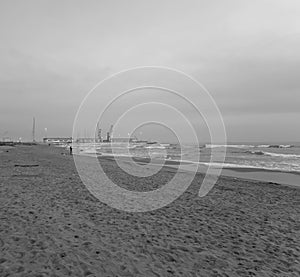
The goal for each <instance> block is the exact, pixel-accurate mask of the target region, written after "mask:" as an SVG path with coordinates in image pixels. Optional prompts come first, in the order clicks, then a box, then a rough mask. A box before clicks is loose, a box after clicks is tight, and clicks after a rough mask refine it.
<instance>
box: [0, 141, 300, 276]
mask: <svg viewBox="0 0 300 277" xmlns="http://www.w3.org/2000/svg"><path fill="white" fill-rule="evenodd" d="M61 153H64V154H65V155H61ZM67 154H68V152H67V151H65V150H63V149H60V148H54V147H48V146H32V147H31V146H28V147H19V146H17V147H15V149H14V150H13V151H11V152H9V153H6V152H3V153H1V158H0V159H1V160H0V198H1V200H0V203H1V206H0V220H1V225H0V276H101V277H102V276H299V275H300V263H299V260H300V190H299V189H297V188H293V187H288V186H281V185H276V184H268V183H263V182H257V181H247V180H239V179H233V178H229V177H223V178H221V179H220V180H219V182H218V184H217V185H216V186H215V188H214V189H213V190H212V191H211V192H210V193H209V195H208V196H206V197H204V198H199V197H198V196H197V192H198V189H199V186H200V184H201V180H202V178H203V176H202V175H201V174H198V175H197V176H196V178H195V180H194V182H193V183H192V185H191V186H190V188H189V189H188V190H187V191H186V192H185V193H184V194H183V195H182V196H181V197H179V198H178V199H177V200H176V201H174V202H173V203H172V204H170V205H169V206H167V207H165V208H162V209H160V210H156V211H152V212H148V213H126V212H122V211H118V210H115V209H112V208H110V207H109V206H107V205H105V204H103V203H101V202H99V201H98V200H97V199H95V198H94V197H93V196H92V195H91V194H90V193H89V192H88V190H87V189H86V188H85V187H84V185H83V184H82V182H81V181H80V178H79V176H78V175H77V172H76V169H75V166H74V163H73V159H72V156H70V155H67ZM103 163H104V164H105V166H106V167H107V169H108V171H110V172H115V175H114V178H115V179H116V180H117V179H119V180H121V181H126V180H127V181H128V176H127V175H124V174H123V173H122V172H119V171H117V170H118V169H117V165H116V164H115V163H114V162H113V161H111V160H106V161H104V162H103ZM15 164H38V165H39V166H38V167H27V168H24V167H15V166H14V165H15ZM172 172H173V171H172V170H171V169H170V168H169V169H166V170H162V171H161V172H160V173H159V175H157V176H155V177H153V178H152V181H151V178H150V180H148V182H149V184H150V183H156V182H159V180H160V179H161V178H164V179H165V180H167V179H168V178H170V175H172ZM16 175H19V176H22V175H24V176H25V175H26V176H29V175H32V176H34V175H35V176H37V175H38V176H39V178H35V177H30V178H23V177H22V178H16ZM131 181H133V179H131ZM158 185H159V184H158ZM131 186H133V187H134V186H140V184H139V183H136V184H135V183H134V181H133V184H131ZM138 189H141V188H138ZM143 189H148V187H147V185H145V187H144V188H143Z"/></svg>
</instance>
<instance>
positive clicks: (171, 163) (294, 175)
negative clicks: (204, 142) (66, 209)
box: [75, 154, 300, 188]
mask: <svg viewBox="0 0 300 277" xmlns="http://www.w3.org/2000/svg"><path fill="white" fill-rule="evenodd" d="M75 155H76V154H75ZM80 155H81V154H80ZM82 156H85V157H90V156H91V155H90V154H88V155H85V154H83V155H82ZM96 156H97V158H98V159H105V160H114V159H117V160H124V161H129V160H131V159H133V160H134V161H135V162H137V163H138V164H141V165H146V164H147V165H152V166H161V164H162V163H163V167H170V168H178V165H179V164H180V162H179V161H175V160H157V161H154V162H152V163H149V161H150V159H146V158H136V157H132V158H130V157H125V156H110V155H94V156H93V157H96ZM181 164H182V165H183V167H184V168H185V169H183V170H185V171H187V172H188V171H194V167H195V165H198V173H202V174H205V173H206V170H207V168H208V166H207V165H203V164H202V163H201V162H200V163H199V164H197V163H194V162H189V161H182V162H181ZM220 176H221V177H222V176H226V177H232V178H240V179H245V180H254V181H261V182H266V183H268V182H271V183H278V184H280V185H286V186H293V187H298V188H300V172H296V171H280V170H271V169H263V168H253V167H241V168H238V167H224V168H223V169H222V172H221V175H220Z"/></svg>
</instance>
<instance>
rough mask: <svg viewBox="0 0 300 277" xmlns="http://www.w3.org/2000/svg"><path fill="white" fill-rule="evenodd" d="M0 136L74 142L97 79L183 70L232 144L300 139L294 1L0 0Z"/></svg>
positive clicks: (298, 30) (299, 44)
mask: <svg viewBox="0 0 300 277" xmlns="http://www.w3.org/2000/svg"><path fill="white" fill-rule="evenodd" d="M0 41H1V43H0V60H1V63H0V96H1V101H0V138H1V137H2V136H3V135H4V134H5V135H7V136H11V137H15V138H17V137H23V138H24V139H29V138H30V133H31V124H32V116H35V117H36V120H37V136H38V137H39V138H41V137H42V136H43V135H44V128H45V127H47V128H48V135H49V136H57V135H61V136H67V135H71V131H72V124H73V119H74V116H75V114H76V110H77V108H78V106H79V104H80V102H81V101H82V99H83V98H84V96H85V95H86V93H87V92H88V91H89V90H90V89H91V88H92V87H93V86H94V85H95V84H96V83H98V82H99V81H100V80H101V79H103V78H105V77H107V76H109V75H110V74H113V73H116V72H117V71H119V70H123V69H126V68H129V67H134V66H140V65H160V66H168V67H174V68H177V69H179V70H182V71H184V72H186V73H188V74H190V75H192V76H193V77H195V78H196V79H197V80H198V81H200V82H201V83H202V84H203V85H204V86H206V87H207V89H208V90H209V91H210V93H211V94H212V95H213V97H214V98H215V100H216V102H217V104H218V106H219V107H220V110H221V112H222V114H223V116H224V120H225V124H226V128H227V135H228V138H229V140H231V141H253V140H254V141H299V140H300V131H299V130H300V128H299V119H300V108H299V106H300V78H299V72H300V51H299V49H300V2H299V1H297V0H295V1H291V0H282V1H278V0H269V1H265V0H257V1H241V0H236V1H232V0H226V1H222V0H219V1H200V0H198V1H11V0H7V1H3V0H1V1H0Z"/></svg>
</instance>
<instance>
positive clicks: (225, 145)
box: [205, 144, 255, 148]
mask: <svg viewBox="0 0 300 277" xmlns="http://www.w3.org/2000/svg"><path fill="white" fill-rule="evenodd" d="M253 147H255V146H254V145H248V144H205V148H253Z"/></svg>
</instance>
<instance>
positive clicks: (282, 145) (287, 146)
mask: <svg viewBox="0 0 300 277" xmlns="http://www.w3.org/2000/svg"><path fill="white" fill-rule="evenodd" d="M291 147H294V146H293V145H290V144H273V145H269V146H268V148H291Z"/></svg>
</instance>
